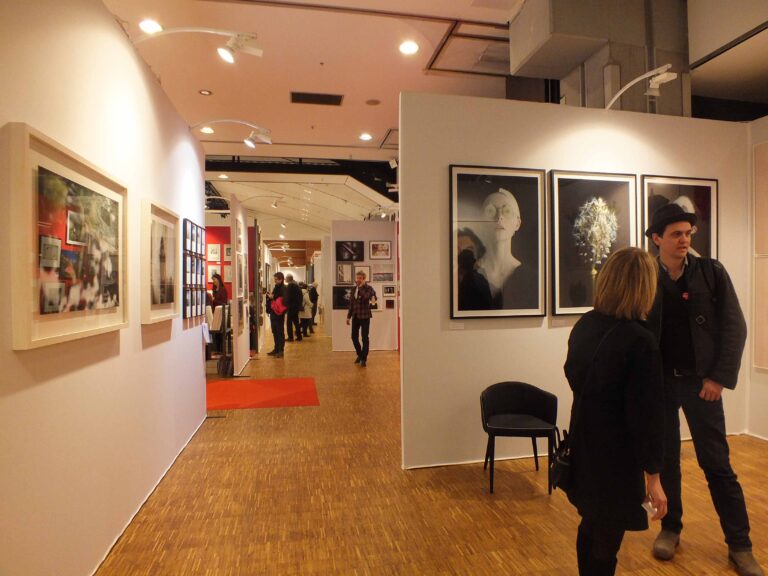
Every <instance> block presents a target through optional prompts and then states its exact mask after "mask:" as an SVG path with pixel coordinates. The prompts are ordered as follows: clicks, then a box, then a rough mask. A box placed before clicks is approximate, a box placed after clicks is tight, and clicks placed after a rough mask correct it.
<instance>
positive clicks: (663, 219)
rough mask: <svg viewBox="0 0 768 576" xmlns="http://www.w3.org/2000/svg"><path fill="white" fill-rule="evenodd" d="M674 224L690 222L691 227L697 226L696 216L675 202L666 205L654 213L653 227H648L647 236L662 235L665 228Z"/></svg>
mask: <svg viewBox="0 0 768 576" xmlns="http://www.w3.org/2000/svg"><path fill="white" fill-rule="evenodd" d="M674 222H690V223H691V226H695V225H696V214H692V213H691V212H686V211H685V210H683V209H682V208H681V207H680V206H679V205H678V204H675V203H674V202H670V203H669V204H665V205H664V206H662V207H661V208H659V209H658V210H656V212H654V213H653V217H652V218H651V225H650V226H648V230H646V231H645V235H646V236H647V237H648V238H650V237H651V236H653V235H654V234H659V235H661V234H662V233H663V232H664V228H666V227H667V225H668V224H673V223H674Z"/></svg>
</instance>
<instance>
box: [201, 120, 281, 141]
mask: <svg viewBox="0 0 768 576" xmlns="http://www.w3.org/2000/svg"><path fill="white" fill-rule="evenodd" d="M222 122H231V123H233V124H242V125H243V126H248V127H249V128H252V130H251V133H250V134H249V135H248V137H247V138H244V139H243V143H244V144H245V145H246V146H248V147H249V148H256V144H257V143H259V144H272V132H271V131H270V130H268V129H267V128H262V127H261V126H257V125H256V124H254V123H253V122H246V121H245V120H238V119H221V120H208V121H206V122H198V123H197V124H194V125H192V126H190V130H194V129H195V128H199V127H200V126H202V128H200V131H201V132H203V133H204V134H213V128H211V127H210V124H220V123H222ZM209 130H210V132H209Z"/></svg>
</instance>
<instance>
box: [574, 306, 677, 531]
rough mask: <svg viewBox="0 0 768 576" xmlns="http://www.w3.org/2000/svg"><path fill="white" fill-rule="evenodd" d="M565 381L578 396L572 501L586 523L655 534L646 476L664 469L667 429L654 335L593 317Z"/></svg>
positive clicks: (578, 329) (587, 318) (582, 323)
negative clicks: (646, 503) (651, 528)
mask: <svg viewBox="0 0 768 576" xmlns="http://www.w3.org/2000/svg"><path fill="white" fill-rule="evenodd" d="M612 327H615V328H614V329H613V330H612V331H611V332H610V334H608V336H607V337H606V338H605V340H603V336H605V334H606V333H607V332H608V331H609V330H611V328H612ZM601 341H602V347H601V348H600V350H599V352H598V353H597V355H596V354H595V352H596V351H597V348H598V345H599V344H600V342H601ZM565 375H566V377H567V378H568V384H569V385H570V387H571V390H573V395H574V403H573V408H572V412H571V427H570V428H569V430H571V432H572V433H573V435H572V439H571V458H572V460H571V461H572V468H571V470H572V478H573V488H572V489H570V490H569V491H568V499H569V500H570V501H571V502H572V503H573V504H574V505H575V506H576V508H577V509H578V511H579V514H581V516H582V517H584V518H589V519H591V520H595V521H598V522H601V523H610V524H612V525H615V526H618V527H621V528H623V529H625V530H645V529H647V528H648V518H647V514H646V512H645V510H644V509H643V508H642V507H641V505H642V503H643V500H644V499H645V496H646V491H645V478H644V475H643V471H645V472H648V473H650V474H654V473H656V472H659V471H660V470H661V466H662V460H663V430H664V413H663V382H662V373H661V357H660V353H659V348H658V345H657V344H656V340H655V338H654V337H653V334H652V333H651V332H650V331H649V330H648V329H647V328H645V327H644V326H643V325H642V324H641V323H640V322H631V321H625V320H616V319H615V318H612V317H610V316H606V315H604V314H600V313H599V312H596V311H592V312H588V313H587V314H585V315H584V316H583V317H582V318H581V319H580V320H579V321H578V322H577V323H576V325H575V326H574V327H573V330H572V331H571V336H570V338H569V340H568V358H567V360H566V362H565ZM577 411H578V412H579V414H578V416H576V413H577ZM575 417H576V419H575ZM574 423H575V426H574Z"/></svg>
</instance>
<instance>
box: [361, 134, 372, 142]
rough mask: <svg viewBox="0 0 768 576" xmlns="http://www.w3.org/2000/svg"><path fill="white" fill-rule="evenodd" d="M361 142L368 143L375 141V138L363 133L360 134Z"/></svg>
mask: <svg viewBox="0 0 768 576" xmlns="http://www.w3.org/2000/svg"><path fill="white" fill-rule="evenodd" d="M360 140H362V141H363V142H368V140H373V136H371V135H370V134H368V132H363V133H362V134H360Z"/></svg>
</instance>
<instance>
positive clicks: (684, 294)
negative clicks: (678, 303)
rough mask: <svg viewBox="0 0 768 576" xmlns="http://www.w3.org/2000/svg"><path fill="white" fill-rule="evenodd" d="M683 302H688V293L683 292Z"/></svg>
mask: <svg viewBox="0 0 768 576" xmlns="http://www.w3.org/2000/svg"><path fill="white" fill-rule="evenodd" d="M683 300H685V301H686V302H688V292H683Z"/></svg>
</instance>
